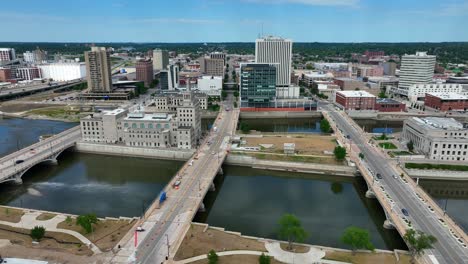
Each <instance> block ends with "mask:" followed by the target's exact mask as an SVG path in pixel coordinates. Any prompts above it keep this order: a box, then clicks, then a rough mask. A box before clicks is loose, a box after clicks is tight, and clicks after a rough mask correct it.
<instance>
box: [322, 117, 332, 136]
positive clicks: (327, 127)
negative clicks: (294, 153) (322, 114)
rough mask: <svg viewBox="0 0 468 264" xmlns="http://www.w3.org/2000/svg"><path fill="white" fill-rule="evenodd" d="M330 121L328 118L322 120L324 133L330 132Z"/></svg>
mask: <svg viewBox="0 0 468 264" xmlns="http://www.w3.org/2000/svg"><path fill="white" fill-rule="evenodd" d="M330 129H331V127H330V122H328V120H327V119H326V118H324V119H322V120H321V121H320V130H321V131H322V132H323V133H329V132H330Z"/></svg>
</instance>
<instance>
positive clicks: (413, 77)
mask: <svg viewBox="0 0 468 264" xmlns="http://www.w3.org/2000/svg"><path fill="white" fill-rule="evenodd" d="M435 63H436V56H434V55H427V53H426V52H416V54H415V55H403V56H402V58H401V68H400V82H399V84H398V88H399V89H400V90H408V89H409V87H410V86H411V85H413V84H426V83H431V82H432V77H433V76H434V67H435Z"/></svg>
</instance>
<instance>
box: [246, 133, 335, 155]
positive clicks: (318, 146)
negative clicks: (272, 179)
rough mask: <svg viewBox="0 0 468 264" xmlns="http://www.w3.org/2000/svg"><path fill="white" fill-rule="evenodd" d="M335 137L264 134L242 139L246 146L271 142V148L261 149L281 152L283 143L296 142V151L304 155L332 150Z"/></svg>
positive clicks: (319, 153)
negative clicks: (263, 135) (259, 136)
mask: <svg viewBox="0 0 468 264" xmlns="http://www.w3.org/2000/svg"><path fill="white" fill-rule="evenodd" d="M335 139H336V138H335V137H332V136H320V135H306V136H283V135H281V136H265V137H262V138H250V137H245V138H242V140H245V141H246V144H245V145H242V146H248V147H259V145H260V144H273V145H274V146H273V147H272V148H268V149H263V148H262V151H266V152H275V153H283V152H284V150H283V147H284V143H294V144H296V149H295V150H296V153H297V154H305V155H324V153H323V152H324V151H330V152H333V149H334V148H335V146H336V143H335V142H336V141H335Z"/></svg>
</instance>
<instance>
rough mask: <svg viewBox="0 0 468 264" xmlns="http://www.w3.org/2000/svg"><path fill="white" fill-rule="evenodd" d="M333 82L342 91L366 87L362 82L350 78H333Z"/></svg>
mask: <svg viewBox="0 0 468 264" xmlns="http://www.w3.org/2000/svg"><path fill="white" fill-rule="evenodd" d="M333 82H334V83H335V84H336V85H338V86H339V87H340V88H341V90H343V91H346V90H356V89H363V88H365V87H366V84H365V83H364V82H362V81H359V80H356V79H352V78H335V79H334V80H333Z"/></svg>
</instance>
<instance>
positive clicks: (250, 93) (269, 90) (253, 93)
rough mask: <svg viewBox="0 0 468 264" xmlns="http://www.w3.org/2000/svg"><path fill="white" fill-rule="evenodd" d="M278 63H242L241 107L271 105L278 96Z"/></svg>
mask: <svg viewBox="0 0 468 264" xmlns="http://www.w3.org/2000/svg"><path fill="white" fill-rule="evenodd" d="M277 66H278V64H268V63H241V65H240V98H241V107H256V108H261V107H270V106H271V104H270V103H271V102H273V101H274V100H275V96H276V79H277V78H276V77H277V74H276V71H277V68H276V67H277Z"/></svg>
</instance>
